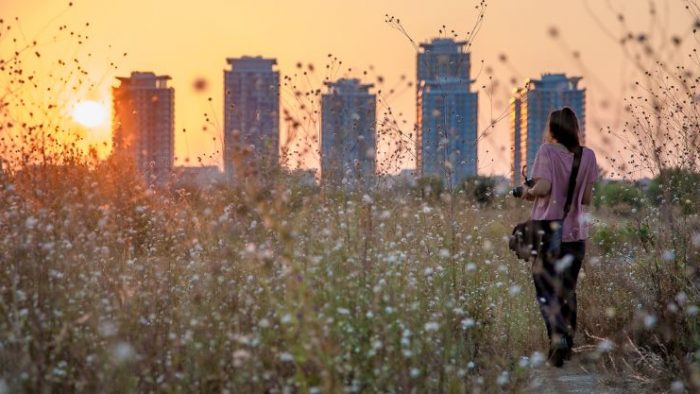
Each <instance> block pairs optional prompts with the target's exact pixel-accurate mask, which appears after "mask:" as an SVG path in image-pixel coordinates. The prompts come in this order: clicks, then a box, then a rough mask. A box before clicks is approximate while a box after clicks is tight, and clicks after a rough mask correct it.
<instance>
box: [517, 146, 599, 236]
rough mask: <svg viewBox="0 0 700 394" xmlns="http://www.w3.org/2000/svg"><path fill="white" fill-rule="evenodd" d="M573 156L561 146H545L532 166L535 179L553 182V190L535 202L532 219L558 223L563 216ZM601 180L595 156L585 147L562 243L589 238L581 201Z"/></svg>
mask: <svg viewBox="0 0 700 394" xmlns="http://www.w3.org/2000/svg"><path fill="white" fill-rule="evenodd" d="M573 162H574V154H573V153H571V152H569V151H567V150H565V149H564V148H563V147H562V146H557V145H554V144H542V146H540V149H539V150H538V151H537V156H535V162H534V163H533V165H532V178H533V179H537V178H542V179H546V180H548V181H550V182H551V183H552V191H551V193H549V195H548V196H546V197H538V198H537V199H535V205H534V206H533V207H532V213H531V214H530V216H531V217H532V219H533V220H556V219H561V218H562V217H563V216H564V204H565V203H566V192H567V190H568V188H569V176H570V175H571V165H572V164H573ZM597 178H598V165H597V164H596V159H595V153H593V151H592V150H590V149H588V148H585V147H584V148H583V154H582V156H581V166H580V167H579V170H578V175H577V176H576V188H575V189H574V197H573V201H572V202H571V209H570V210H569V214H568V215H567V216H566V219H565V220H564V229H563V231H564V234H563V237H562V241H563V242H573V241H579V240H583V239H586V237H587V236H588V220H586V216H584V215H583V208H582V207H581V201H582V200H583V193H584V191H585V190H586V189H585V187H586V186H587V185H589V184H591V183H593V182H595V180H596V179H597Z"/></svg>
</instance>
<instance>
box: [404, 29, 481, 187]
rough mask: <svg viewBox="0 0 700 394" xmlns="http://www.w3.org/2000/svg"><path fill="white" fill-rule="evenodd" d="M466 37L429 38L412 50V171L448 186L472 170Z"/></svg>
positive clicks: (472, 98) (474, 104)
mask: <svg viewBox="0 0 700 394" xmlns="http://www.w3.org/2000/svg"><path fill="white" fill-rule="evenodd" d="M466 45H467V42H466V41H455V40H453V39H450V38H435V39H433V40H432V41H430V42H429V43H424V44H421V46H420V47H421V51H420V53H419V54H418V59H417V61H418V64H417V70H418V78H417V80H418V84H417V105H418V114H417V125H418V128H417V136H416V171H417V174H418V176H419V177H428V176H433V177H439V178H440V179H442V181H443V183H444V184H445V186H447V187H450V188H453V187H456V186H457V185H458V184H459V182H461V181H462V180H464V179H465V178H467V177H469V176H474V175H476V173H477V117H478V94H477V93H476V92H471V91H470V89H471V83H472V81H471V79H470V78H469V72H470V68H471V64H470V63H471V60H470V53H469V52H467V51H466Z"/></svg>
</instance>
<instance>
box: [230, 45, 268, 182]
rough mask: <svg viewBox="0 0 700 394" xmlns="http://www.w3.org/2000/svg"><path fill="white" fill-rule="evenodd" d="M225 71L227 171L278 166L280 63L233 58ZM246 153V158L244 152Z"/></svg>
mask: <svg viewBox="0 0 700 394" xmlns="http://www.w3.org/2000/svg"><path fill="white" fill-rule="evenodd" d="M226 61H227V62H228V64H230V65H231V69H230V70H225V71H224V171H225V172H226V175H227V176H229V177H232V176H235V174H236V173H237V172H240V170H243V169H237V168H235V167H236V164H239V165H241V166H251V165H256V166H258V165H265V166H277V165H278V161H279V96H280V94H279V92H280V90H279V83H280V75H279V71H277V70H275V66H276V64H277V60H275V59H265V58H262V57H259V56H258V57H248V56H244V57H241V58H229V59H226ZM244 151H245V154H243V152H244Z"/></svg>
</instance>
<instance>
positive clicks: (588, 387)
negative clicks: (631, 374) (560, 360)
mask: <svg viewBox="0 0 700 394" xmlns="http://www.w3.org/2000/svg"><path fill="white" fill-rule="evenodd" d="M585 359H586V357H585V355H575V356H574V358H573V359H572V360H571V361H569V362H567V363H566V364H564V367H563V368H553V367H550V366H547V365H542V366H540V367H538V368H537V369H535V371H534V372H533V374H532V377H531V378H530V387H529V390H528V392H532V393H547V394H549V393H557V394H559V393H575V394H578V393H581V394H583V393H586V394H587V393H606V394H623V393H627V392H628V390H625V389H624V388H621V387H615V386H613V385H611V382H610V381H607V382H606V380H605V378H604V376H603V375H601V374H599V373H598V372H597V371H596V369H595V365H594V364H592V363H590V362H586V361H585Z"/></svg>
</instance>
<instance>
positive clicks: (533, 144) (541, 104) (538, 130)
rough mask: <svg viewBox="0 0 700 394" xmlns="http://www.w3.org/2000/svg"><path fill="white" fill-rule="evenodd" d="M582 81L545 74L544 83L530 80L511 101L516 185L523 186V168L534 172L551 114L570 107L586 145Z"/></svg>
mask: <svg viewBox="0 0 700 394" xmlns="http://www.w3.org/2000/svg"><path fill="white" fill-rule="evenodd" d="M580 80H581V77H567V76H566V74H543V75H542V78H541V79H529V80H527V81H526V83H525V86H524V87H522V88H518V89H516V90H515V92H514V94H513V97H512V98H511V101H510V105H511V114H512V115H511V125H510V126H511V143H512V155H511V162H512V165H513V166H512V168H511V171H512V172H513V181H514V182H515V183H516V184H520V183H522V176H521V175H520V172H521V169H522V167H523V166H525V165H526V166H527V171H528V174H529V171H531V170H532V163H533V162H534V161H535V155H536V154H537V150H538V149H539V147H540V145H541V144H542V142H543V139H544V132H545V129H546V127H547V119H548V117H549V113H550V112H552V110H554V109H559V108H563V107H570V108H571V109H573V110H574V112H576V116H577V117H578V121H579V127H580V128H581V137H580V138H581V143H583V142H584V141H585V130H586V90H585V89H582V88H579V87H578V83H579V81H580Z"/></svg>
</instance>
